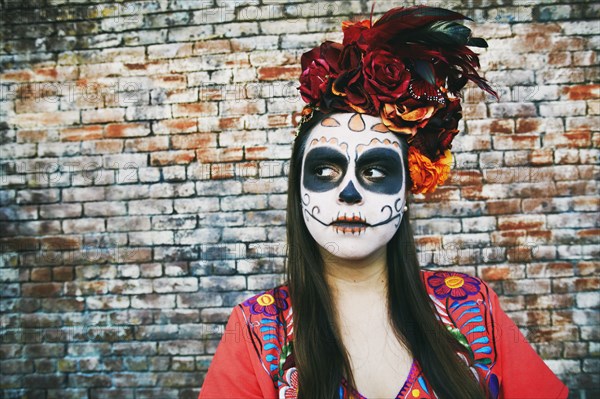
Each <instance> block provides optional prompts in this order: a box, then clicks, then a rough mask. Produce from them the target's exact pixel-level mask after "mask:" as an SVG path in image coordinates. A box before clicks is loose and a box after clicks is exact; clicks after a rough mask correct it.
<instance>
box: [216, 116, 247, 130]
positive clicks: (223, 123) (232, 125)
mask: <svg viewBox="0 0 600 399" xmlns="http://www.w3.org/2000/svg"><path fill="white" fill-rule="evenodd" d="M242 126H243V121H242V118H241V117H239V116H232V117H227V118H220V119H219V128H221V129H223V130H228V129H240V128H241V127H242Z"/></svg>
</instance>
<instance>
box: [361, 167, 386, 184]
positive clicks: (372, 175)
mask: <svg viewBox="0 0 600 399" xmlns="http://www.w3.org/2000/svg"><path fill="white" fill-rule="evenodd" d="M363 175H364V176H365V177H366V178H367V179H369V180H375V181H379V180H382V179H384V178H385V177H386V172H385V170H383V169H381V168H375V167H370V168H365V169H364V171H363Z"/></svg>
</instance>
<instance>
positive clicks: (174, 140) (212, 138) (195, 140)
mask: <svg viewBox="0 0 600 399" xmlns="http://www.w3.org/2000/svg"><path fill="white" fill-rule="evenodd" d="M216 145H217V135H216V134H214V133H197V134H186V135H173V136H171V147H172V148H174V149H177V150H180V149H185V150H187V149H196V148H202V149H207V150H209V148H207V147H216ZM198 159H199V160H201V161H202V159H200V157H198Z"/></svg>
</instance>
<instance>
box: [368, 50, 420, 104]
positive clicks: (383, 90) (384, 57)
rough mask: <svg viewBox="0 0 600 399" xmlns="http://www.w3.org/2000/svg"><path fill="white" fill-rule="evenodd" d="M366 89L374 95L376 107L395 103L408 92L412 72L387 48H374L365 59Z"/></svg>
mask: <svg viewBox="0 0 600 399" xmlns="http://www.w3.org/2000/svg"><path fill="white" fill-rule="evenodd" d="M362 74H363V76H364V80H365V89H366V90H367V91H368V92H369V93H370V94H371V96H372V97H373V103H374V105H375V108H377V109H379V107H380V104H381V103H395V102H396V100H397V99H398V98H400V97H401V96H402V95H403V94H405V93H406V90H407V88H408V84H409V83H410V73H409V72H408V71H407V70H406V68H405V66H404V63H403V62H402V60H400V59H399V58H396V57H395V56H394V55H393V54H392V53H390V52H388V51H386V50H374V51H371V52H369V53H367V54H366V55H365V58H364V59H363V69H362Z"/></svg>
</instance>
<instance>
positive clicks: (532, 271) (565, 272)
mask: <svg viewBox="0 0 600 399" xmlns="http://www.w3.org/2000/svg"><path fill="white" fill-rule="evenodd" d="M573 274H574V268H573V265H572V264H571V263H569V262H553V263H534V264H531V265H527V277H564V276H573Z"/></svg>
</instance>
